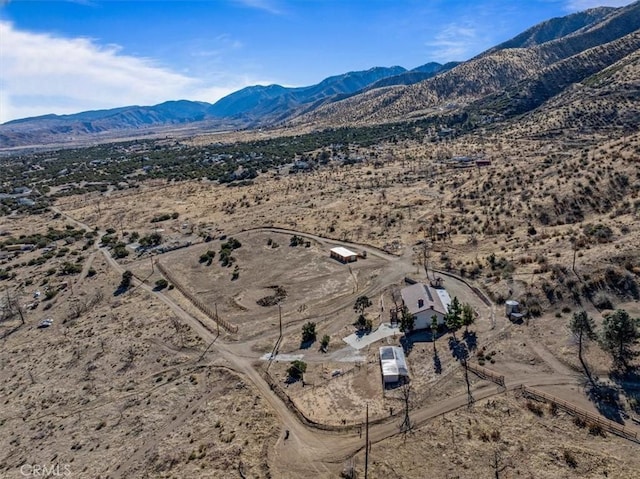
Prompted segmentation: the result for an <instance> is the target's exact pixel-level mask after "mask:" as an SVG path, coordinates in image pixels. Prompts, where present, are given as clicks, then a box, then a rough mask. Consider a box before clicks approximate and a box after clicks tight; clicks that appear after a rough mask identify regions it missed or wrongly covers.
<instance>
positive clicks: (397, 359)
mask: <svg viewBox="0 0 640 479" xmlns="http://www.w3.org/2000/svg"><path fill="white" fill-rule="evenodd" d="M380 368H381V369H382V380H383V382H384V383H385V384H387V383H397V382H398V381H399V380H400V377H402V376H405V377H406V376H409V369H408V368H407V361H406V360H405V357H404V351H403V350H402V348H400V347H398V346H382V347H381V348H380Z"/></svg>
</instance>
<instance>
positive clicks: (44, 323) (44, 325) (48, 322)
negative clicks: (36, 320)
mask: <svg viewBox="0 0 640 479" xmlns="http://www.w3.org/2000/svg"><path fill="white" fill-rule="evenodd" d="M52 324H53V319H50V318H48V319H43V320H42V321H41V322H40V324H39V325H38V327H39V328H48V327H49V326H51V325H52Z"/></svg>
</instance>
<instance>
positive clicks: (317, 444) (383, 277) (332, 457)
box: [53, 208, 580, 478]
mask: <svg viewBox="0 0 640 479" xmlns="http://www.w3.org/2000/svg"><path fill="white" fill-rule="evenodd" d="M53 210H54V211H57V212H59V213H61V214H62V215H64V216H65V217H66V218H67V219H69V220H70V221H72V222H73V223H75V224H76V225H78V226H80V227H82V228H85V229H87V230H91V228H90V227H89V226H88V225H85V224H82V223H81V222H79V221H77V220H75V219H74V218H71V217H70V216H69V215H67V214H66V213H64V212H63V211H60V210H57V209H55V208H53ZM252 231H272V232H284V233H290V234H297V235H299V236H303V237H306V238H309V239H313V240H314V241H318V242H320V243H322V244H327V245H343V246H346V247H354V248H357V249H359V250H362V251H367V253H368V254H371V255H375V256H377V257H380V258H382V259H385V260H387V265H385V267H384V268H383V271H382V274H380V275H379V276H378V277H377V278H376V280H375V282H374V283H373V284H371V285H369V287H368V288H367V289H366V290H365V291H363V292H362V294H373V293H376V292H379V291H380V290H381V289H382V288H384V287H386V286H387V285H389V284H391V283H394V282H397V281H398V280H399V279H400V278H402V277H403V275H405V274H406V273H407V271H411V269H412V268H413V267H414V266H413V264H412V262H411V257H410V254H408V253H405V255H403V256H402V257H398V256H394V255H390V254H388V253H385V252H383V251H380V250H378V249H377V248H372V247H369V246H365V245H353V244H351V243H347V242H340V241H335V240H329V239H326V238H322V237H319V236H316V235H310V234H307V233H301V232H294V231H291V230H282V229H278V228H260V229H256V230H252ZM95 248H96V252H100V253H101V254H103V255H104V257H105V258H106V260H107V262H108V264H109V265H110V266H111V267H112V268H113V269H114V270H115V271H117V272H118V273H120V274H121V273H122V272H124V268H123V267H122V266H121V265H120V264H119V263H118V262H117V261H116V260H115V259H113V258H112V256H111V254H110V253H109V251H108V250H107V249H106V248H101V247H99V245H98V244H96V246H95ZM409 253H410V252H409ZM94 254H95V253H94ZM85 274H86V273H85ZM133 287H136V288H142V289H144V290H146V291H148V292H149V293H150V294H152V295H154V296H155V297H156V298H158V300H160V301H162V302H163V303H164V304H165V305H166V306H167V307H168V308H169V309H171V311H172V312H173V313H174V314H175V315H176V317H178V318H179V319H180V320H181V321H183V322H184V323H185V324H188V325H189V326H190V327H191V328H192V329H193V331H194V332H195V333H196V334H198V335H199V336H200V337H201V338H202V340H203V341H204V342H205V343H206V344H210V345H211V347H210V349H209V351H208V353H207V355H206V356H205V358H206V357H207V356H208V358H211V357H219V358H222V359H223V360H224V361H225V362H226V363H227V364H228V366H229V368H230V369H232V370H233V371H235V372H236V373H238V374H241V375H243V376H244V377H245V378H246V379H247V380H248V381H251V383H253V385H254V386H255V387H256V388H257V390H258V391H259V393H260V395H261V396H262V397H263V398H264V399H265V400H267V401H268V403H269V405H270V406H271V408H272V409H273V411H274V412H275V413H276V415H277V417H278V419H279V422H280V424H281V426H282V431H283V433H282V434H281V436H280V438H279V439H278V440H277V442H276V444H275V447H274V448H273V449H272V450H271V451H270V452H269V454H270V461H269V462H270V467H271V469H272V475H273V476H274V477H282V478H286V477H309V476H310V474H312V475H313V476H314V477H318V478H324V477H327V478H328V477H336V473H337V472H339V470H340V469H341V466H342V462H343V461H344V460H346V459H348V458H349V457H351V456H352V455H353V454H354V453H356V452H357V451H359V450H360V449H362V448H363V446H364V444H363V441H364V440H363V439H362V438H361V437H360V435H359V434H358V433H357V432H327V431H323V430H319V429H316V428H313V427H311V426H309V425H307V424H304V423H303V422H301V421H300V420H299V419H298V417H297V416H296V414H295V413H294V412H293V411H291V410H290V409H289V408H288V407H287V405H286V404H285V403H284V402H283V401H282V400H281V399H280V398H279V397H278V396H277V395H276V394H275V393H274V392H273V391H272V390H271V387H270V386H269V384H268V383H267V382H266V381H265V380H264V378H263V377H262V376H261V374H260V373H259V372H258V370H257V369H256V367H254V363H255V361H256V360H257V359H258V353H256V352H255V351H252V348H251V346H252V344H253V342H255V340H253V341H246V342H243V343H239V344H237V343H236V344H230V343H225V342H224V341H222V340H221V338H218V337H217V336H216V333H215V324H214V323H213V321H212V320H209V321H204V320H201V319H199V318H197V317H194V316H193V315H191V314H190V313H188V312H187V311H185V310H184V309H183V308H182V307H181V306H180V305H179V304H177V303H176V302H175V301H174V300H173V299H171V298H170V297H168V296H167V295H165V294H163V293H162V292H160V291H155V290H154V289H153V288H152V286H150V285H148V284H146V283H144V282H141V281H139V280H138V279H134V280H133ZM125 294H126V293H125ZM342 303H344V304H342ZM351 305H352V299H351V298H349V300H348V302H347V301H343V302H341V304H337V305H335V309H336V310H339V309H340V308H345V307H351ZM291 327H296V328H297V326H289V328H287V329H290V328H291ZM271 336H274V337H275V336H277V333H273V334H271ZM264 338H265V336H262V337H261V339H262V340H264ZM536 352H537V353H538V354H539V355H540V357H541V358H542V359H543V360H544V361H545V362H548V363H550V365H551V366H552V368H553V369H554V370H555V373H554V374H553V375H543V376H541V375H530V374H525V373H521V374H518V375H515V376H512V377H507V378H506V388H502V387H499V386H497V385H494V384H491V383H484V382H483V383H481V384H480V385H478V386H477V387H475V388H474V389H473V390H472V394H473V397H474V398H475V400H481V399H485V398H488V397H491V396H494V395H496V394H502V393H503V392H504V391H505V390H514V389H516V388H518V387H519V386H520V385H526V386H538V387H539V386H549V385H577V384H579V381H580V379H579V377H577V376H576V375H575V373H574V372H573V371H569V370H568V368H566V366H564V365H562V364H561V363H559V362H558V361H557V360H555V358H553V357H552V355H551V354H550V353H549V352H548V351H546V350H536ZM206 360H207V359H203V361H206ZM467 400H468V398H467V394H466V393H464V394H460V395H458V396H455V397H450V398H448V399H447V400H446V401H443V402H441V403H438V404H424V405H420V406H418V407H416V408H415V409H414V410H413V411H412V412H411V421H412V423H413V424H414V425H415V426H420V425H421V424H424V423H425V422H427V421H429V420H431V419H433V418H435V417H438V416H441V415H443V414H446V413H449V412H451V411H454V410H456V409H458V408H461V407H465V406H466V405H467ZM194 407H195V408H197V407H198V404H196V405H195V406H194ZM185 417H186V413H185ZM285 430H287V431H289V437H288V439H285V438H284V431H285ZM168 431H170V428H169V427H165V428H161V429H160V431H159V432H158V433H156V434H155V435H154V436H153V437H150V438H147V440H146V441H145V443H144V444H143V445H142V447H141V448H140V449H139V450H138V452H137V453H136V454H135V455H133V456H132V457H130V458H129V460H127V461H126V462H124V463H123V464H122V466H121V467H120V468H119V469H118V474H119V477H127V471H128V470H129V469H131V468H132V467H133V466H134V465H135V464H136V461H139V460H142V459H143V457H142V456H144V454H145V453H146V451H148V450H150V448H152V447H153V444H155V443H156V442H157V441H159V440H161V439H162V437H161V435H162V434H167V433H168ZM399 433H400V428H399V424H398V419H397V418H390V419H389V420H387V421H384V422H381V423H378V424H375V425H373V426H372V427H371V428H370V440H371V442H372V443H376V442H379V441H383V440H384V439H386V438H389V437H391V436H394V435H396V434H399Z"/></svg>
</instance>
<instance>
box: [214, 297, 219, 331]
mask: <svg viewBox="0 0 640 479" xmlns="http://www.w3.org/2000/svg"><path fill="white" fill-rule="evenodd" d="M213 307H214V309H215V311H216V329H217V331H218V336H220V318H218V303H213Z"/></svg>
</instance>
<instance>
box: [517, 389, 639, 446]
mask: <svg viewBox="0 0 640 479" xmlns="http://www.w3.org/2000/svg"><path fill="white" fill-rule="evenodd" d="M519 390H520V391H521V392H522V395H523V396H525V397H530V398H533V399H536V400H538V401H546V402H549V403H552V404H555V405H556V406H557V407H559V408H560V409H562V410H563V411H566V412H567V413H569V414H571V415H572V416H576V417H579V418H582V419H584V420H586V421H589V422H591V423H593V424H596V425H598V426H600V427H601V428H603V429H605V430H607V431H609V432H610V433H612V434H616V435H618V436H620V437H623V438H625V439H629V440H631V441H634V442H639V441H638V433H637V432H635V431H631V430H629V429H628V428H626V427H624V426H622V425H620V424H618V423H617V422H614V421H611V420H609V419H604V418H602V417H600V416H597V415H595V414H593V413H590V412H588V411H585V410H584V409H581V408H579V407H577V406H575V405H573V404H571V403H569V402H567V401H564V400H562V399H560V398H557V397H555V396H552V395H550V394H547V393H544V392H542V391H539V390H537V389H534V388H531V387H528V386H524V385H522V386H520V388H519Z"/></svg>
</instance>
